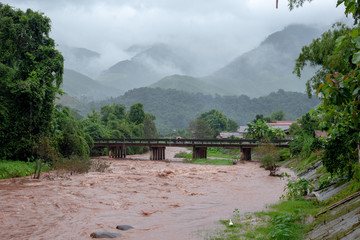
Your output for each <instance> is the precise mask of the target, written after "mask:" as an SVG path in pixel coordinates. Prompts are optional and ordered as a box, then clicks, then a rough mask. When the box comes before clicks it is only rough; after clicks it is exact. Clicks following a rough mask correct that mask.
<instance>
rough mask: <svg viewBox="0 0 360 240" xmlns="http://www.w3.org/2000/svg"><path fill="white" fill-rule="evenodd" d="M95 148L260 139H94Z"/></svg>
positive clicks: (281, 142) (237, 143) (240, 142)
mask: <svg viewBox="0 0 360 240" xmlns="http://www.w3.org/2000/svg"><path fill="white" fill-rule="evenodd" d="M290 141H291V140H288V139H286V140H283V139H278V140H271V143H272V144H274V145H282V146H286V145H288V144H289V142H290ZM94 144H95V146H99V145H115V144H116V145H119V144H125V145H133V146H136V145H139V146H140V145H142V146H143V145H149V146H151V145H166V146H171V145H176V146H181V145H183V146H194V145H206V146H255V145H261V144H262V142H261V140H260V139H186V138H181V139H167V138H163V139H161V138H154V139H149V138H143V139H141V138H140V139H119V138H95V139H94Z"/></svg>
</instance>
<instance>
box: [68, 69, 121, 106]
mask: <svg viewBox="0 0 360 240" xmlns="http://www.w3.org/2000/svg"><path fill="white" fill-rule="evenodd" d="M61 88H62V89H63V91H64V92H65V94H67V95H69V96H72V97H76V98H78V99H81V100H83V101H95V100H103V99H106V98H108V97H117V96H120V95H121V94H124V92H123V91H121V90H119V89H116V88H111V87H108V86H104V85H102V84H101V83H99V82H98V81H95V80H93V79H91V78H90V77H88V76H85V75H84V74H81V73H79V72H77V71H75V70H72V69H64V75H63V83H62V86H61Z"/></svg>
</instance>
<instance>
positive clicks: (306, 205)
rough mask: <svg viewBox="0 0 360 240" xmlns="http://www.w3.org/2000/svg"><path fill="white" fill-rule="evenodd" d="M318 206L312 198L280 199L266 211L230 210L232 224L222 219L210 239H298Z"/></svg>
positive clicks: (316, 211)
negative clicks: (242, 212)
mask: <svg viewBox="0 0 360 240" xmlns="http://www.w3.org/2000/svg"><path fill="white" fill-rule="evenodd" d="M321 208H322V205H321V204H319V203H318V202H317V201H316V200H305V199H298V200H291V201H282V202H280V203H278V204H275V205H271V206H270V207H268V209H267V211H262V212H255V213H252V214H247V215H245V216H240V215H239V214H237V213H236V212H237V211H236V210H237V209H235V210H234V215H233V217H232V221H233V225H232V226H229V221H227V220H222V221H220V222H221V223H222V224H224V225H225V226H226V230H225V231H224V232H221V233H218V234H217V236H214V237H213V238H211V239H213V240H232V239H234V240H235V239H302V238H303V236H304V234H305V233H306V232H307V228H308V227H307V225H306V218H307V217H308V216H310V215H314V214H316V213H318V212H319V211H320V209H321Z"/></svg>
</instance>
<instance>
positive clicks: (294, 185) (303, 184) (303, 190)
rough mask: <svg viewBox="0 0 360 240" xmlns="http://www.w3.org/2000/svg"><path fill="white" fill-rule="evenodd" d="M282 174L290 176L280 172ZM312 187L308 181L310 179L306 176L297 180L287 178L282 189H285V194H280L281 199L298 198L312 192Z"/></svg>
mask: <svg viewBox="0 0 360 240" xmlns="http://www.w3.org/2000/svg"><path fill="white" fill-rule="evenodd" d="M281 175H282V176H286V177H288V178H289V177H290V176H289V175H288V174H286V173H285V174H284V173H282V174H281ZM313 189H314V187H313V186H312V184H311V183H310V181H309V180H308V179H306V178H300V179H299V180H289V181H288V183H287V184H286V186H285V187H284V191H286V195H282V196H281V198H283V199H285V198H286V199H289V200H293V199H299V198H301V197H303V196H306V195H308V194H309V193H312V191H313Z"/></svg>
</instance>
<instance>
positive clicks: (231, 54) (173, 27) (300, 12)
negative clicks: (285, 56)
mask: <svg viewBox="0 0 360 240" xmlns="http://www.w3.org/2000/svg"><path fill="white" fill-rule="evenodd" d="M2 2H3V3H7V4H9V5H11V6H14V7H16V8H20V9H22V10H25V9H27V8H31V9H33V10H36V11H40V12H43V13H44V14H45V15H46V16H48V17H50V18H51V20H52V37H53V38H54V39H55V41H56V43H58V44H65V45H68V46H75V47H84V48H88V49H90V50H94V51H97V52H99V53H101V54H102V55H103V58H104V59H103V60H104V61H103V65H104V66H103V67H108V66H110V65H112V64H114V63H116V62H117V61H120V60H124V59H127V58H129V57H130V56H128V55H127V54H126V53H125V52H124V51H123V50H124V49H126V48H128V47H129V46H131V45H133V44H149V43H157V42H163V43H170V44H173V45H178V46H182V47H186V48H187V49H189V50H190V51H193V52H198V53H199V54H201V55H202V56H204V58H206V59H211V60H213V61H214V62H216V64H217V65H219V66H221V65H224V64H225V63H227V62H229V61H231V60H232V59H233V58H235V57H237V56H239V55H240V54H242V53H244V52H246V51H249V50H251V49H252V48H254V47H256V46H258V45H259V44H260V43H261V41H263V40H264V39H265V38H266V36H268V35H269V34H271V33H273V32H275V31H279V30H282V29H283V28H284V27H285V26H287V25H289V24H294V23H304V24H311V25H315V26H323V25H331V24H332V23H334V22H336V21H339V20H342V19H343V18H344V9H343V7H342V6H341V7H338V8H336V2H337V0H314V1H313V2H312V3H306V4H305V5H304V7H303V8H299V9H295V10H293V11H292V12H290V11H289V10H288V7H287V0H279V9H276V8H275V3H276V0H193V1H189V0H188V1H186V0H3V1H2Z"/></svg>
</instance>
